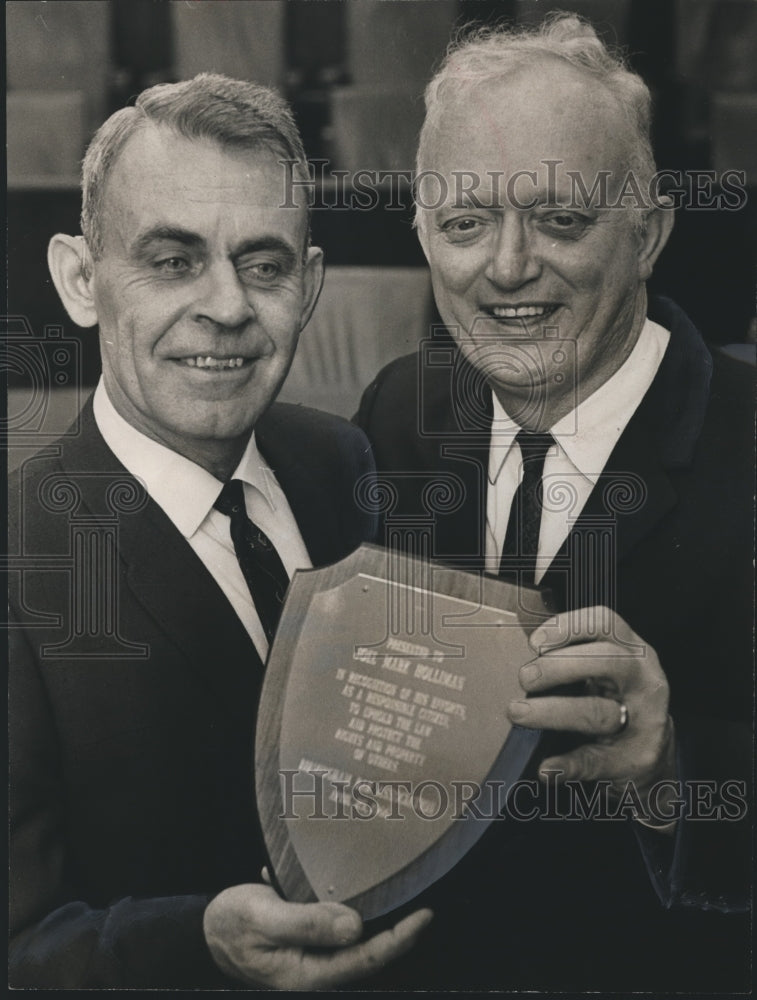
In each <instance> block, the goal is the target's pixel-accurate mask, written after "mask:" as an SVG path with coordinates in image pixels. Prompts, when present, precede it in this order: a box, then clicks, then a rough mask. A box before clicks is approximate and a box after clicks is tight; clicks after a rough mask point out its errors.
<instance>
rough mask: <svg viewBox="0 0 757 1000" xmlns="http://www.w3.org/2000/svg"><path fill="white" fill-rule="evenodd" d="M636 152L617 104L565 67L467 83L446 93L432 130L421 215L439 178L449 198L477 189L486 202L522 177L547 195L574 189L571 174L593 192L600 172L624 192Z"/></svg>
mask: <svg viewBox="0 0 757 1000" xmlns="http://www.w3.org/2000/svg"><path fill="white" fill-rule="evenodd" d="M631 150H632V136H631V129H630V125H629V122H628V120H627V118H626V115H625V114H624V113H623V110H622V108H621V107H620V104H619V102H618V100H617V98H616V97H615V96H614V95H613V94H612V93H610V92H609V91H608V90H607V88H606V87H605V86H604V85H601V84H599V83H598V82H597V81H596V80H595V79H594V78H593V77H591V76H589V75H588V74H587V73H584V72H583V71H581V70H578V69H576V68H574V67H572V66H570V65H567V64H565V63H563V62H562V61H557V60H554V59H552V60H543V61H540V63H539V64H537V65H534V66H529V67H527V68H521V69H518V70H515V71H513V72H512V73H510V74H508V75H507V76H505V77H503V78H498V79H493V80H490V81H476V82H473V83H471V82H469V81H465V80H461V81H460V86H459V88H452V87H451V86H449V85H448V86H447V87H446V90H445V93H444V95H443V99H442V101H441V102H440V105H439V107H438V109H437V112H436V113H435V114H434V115H433V117H432V118H431V119H430V120H429V122H428V123H427V128H426V130H425V133H424V138H423V144H422V148H421V150H420V155H419V187H418V190H419V193H421V194H423V193H424V192H425V194H426V197H425V198H424V197H421V199H420V201H421V206H420V207H424V204H425V205H426V206H427V205H428V204H429V202H430V201H433V199H432V198H431V197H430V196H431V193H432V191H433V190H434V189H435V190H436V191H437V192H438V190H439V186H440V185H439V178H438V177H436V176H434V175H435V174H437V175H441V177H444V178H445V180H446V182H447V188H448V189H449V191H453V190H457V191H459V190H468V191H470V190H474V189H475V190H478V191H479V192H480V193H481V194H482V195H483V196H485V195H486V193H487V191H491V190H494V191H496V190H497V189H499V190H501V189H503V188H506V185H505V184H503V182H502V179H504V180H507V179H508V178H512V177H513V176H516V175H517V176H522V177H524V178H525V179H526V181H527V185H528V186H529V188H532V189H533V188H534V187H536V188H537V189H539V190H541V189H544V191H545V192H546V191H548V189H549V188H550V187H551V188H554V187H555V185H562V186H564V187H566V188H569V187H570V186H571V185H570V175H571V174H572V173H577V174H579V175H580V176H581V178H582V180H584V181H585V182H586V184H587V187H588V188H590V187H591V184H592V182H593V181H594V180H595V179H596V177H597V176H598V174H599V173H600V172H609V174H610V175H611V177H612V178H613V180H612V181H611V184H612V183H615V184H620V183H621V181H622V179H623V177H624V176H625V174H626V173H627V170H628V167H629V161H630V158H631ZM497 175H499V178H500V180H499V181H497ZM534 175H535V177H534ZM453 178H454V179H455V181H454V184H453V183H452V180H453ZM424 185H425V187H424ZM558 193H559V192H558Z"/></svg>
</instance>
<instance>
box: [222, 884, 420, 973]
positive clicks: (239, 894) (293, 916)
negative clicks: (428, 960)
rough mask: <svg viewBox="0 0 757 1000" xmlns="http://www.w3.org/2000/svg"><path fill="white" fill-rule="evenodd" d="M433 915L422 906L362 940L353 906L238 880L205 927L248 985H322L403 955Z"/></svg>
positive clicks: (228, 967)
mask: <svg viewBox="0 0 757 1000" xmlns="http://www.w3.org/2000/svg"><path fill="white" fill-rule="evenodd" d="M430 920H431V911H430V910H418V911H417V912H415V913H412V914H411V915H410V916H409V917H405V919H404V920H401V921H400V922H399V923H398V924H397V925H396V926H395V927H394V928H393V929H392V930H388V931H383V932H381V933H380V934H377V935H376V936H375V937H372V938H368V940H366V941H360V942H359V943H358V941H359V938H360V935H361V934H362V931H363V922H362V920H361V919H360V916H359V914H358V913H357V912H356V911H355V910H352V909H350V907H348V906H344V905H343V904H341V903H287V902H285V901H284V900H283V899H281V898H280V897H279V896H278V895H277V893H276V892H275V890H274V889H272V888H271V887H270V886H269V885H237V886H233V887H232V888H230V889H225V890H224V891H223V892H221V893H219V895H218V896H216V897H215V899H213V900H211V902H210V903H209V904H208V906H207V908H206V910H205V917H204V920H203V929H204V931H205V940H206V942H207V944H208V948H209V949H210V953H211V955H212V956H213V959H214V961H215V963H216V965H218V967H219V968H220V969H221V970H222V971H223V972H225V973H226V975H228V976H231V977H232V978H234V979H239V980H241V981H242V982H244V983H247V984H248V985H249V986H267V987H270V988H273V989H281V990H324V989H330V988H332V987H334V986H337V985H339V984H340V983H346V982H350V981H352V980H355V979H358V978H361V977H363V976H368V975H370V974H371V973H372V972H376V971H377V970H378V969H379V968H381V966H383V965H385V964H386V963H387V962H390V961H392V959H395V958H397V957H398V956H399V955H402V954H403V953H404V952H406V951H408V950H409V949H410V948H411V947H412V945H413V944H414V942H415V939H416V938H417V936H418V934H419V933H420V932H421V930H423V928H424V927H425V926H426V925H427V924H428V923H429V921H430Z"/></svg>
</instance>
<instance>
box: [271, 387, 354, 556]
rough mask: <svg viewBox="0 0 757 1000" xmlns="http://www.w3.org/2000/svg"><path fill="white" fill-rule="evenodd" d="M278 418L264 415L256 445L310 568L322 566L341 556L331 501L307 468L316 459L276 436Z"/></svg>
mask: <svg viewBox="0 0 757 1000" xmlns="http://www.w3.org/2000/svg"><path fill="white" fill-rule="evenodd" d="M278 414H279V411H278V409H277V408H276V407H275V406H274V407H273V408H272V409H271V410H269V411H268V413H266V415H265V418H264V419H263V420H262V421H261V422H260V423H259V424H258V426H257V427H256V429H255V436H256V441H257V444H258V447H259V449H260V453H261V455H262V456H263V457H264V458H265V460H266V462H268V464H269V465H270V466H271V469H272V470H273V472H274V473H275V475H276V478H277V480H278V482H279V485H280V486H281V488H282V490H283V491H284V493H285V495H286V498H287V501H288V502H289V506H290V507H291V509H292V513H293V514H294V518H295V520H296V521H297V526H298V527H299V529H300V534H301V535H302V539H303V541H304V542H305V548H306V549H307V550H308V555H309V556H310V561H311V562H312V564H313V566H322V565H324V564H325V563H330V562H333V561H334V560H335V559H336V558H338V555H339V553H341V552H342V542H341V537H342V536H341V531H340V526H339V520H338V517H337V512H336V508H335V505H334V498H333V495H332V493H330V492H329V491H328V490H327V489H326V488H325V487H324V486H323V485H322V484H321V483H320V482H319V480H318V479H317V478H316V476H315V475H314V473H313V471H311V468H309V467H308V462H310V463H315V462H316V461H317V456H314V455H308V454H301V453H300V452H298V450H297V445H296V443H295V442H290V441H289V440H288V439H287V437H286V435H281V434H279V433H278V431H279V429H280V427H279V416H278ZM344 554H345V555H346V553H344Z"/></svg>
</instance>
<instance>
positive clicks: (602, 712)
mask: <svg viewBox="0 0 757 1000" xmlns="http://www.w3.org/2000/svg"><path fill="white" fill-rule="evenodd" d="M508 715H509V716H510V719H511V721H512V722H515V723H517V725H519V726H528V727H529V728H531V729H556V730H559V731H560V732H570V733H583V734H584V735H586V736H614V735H615V734H616V733H619V732H621V730H622V729H624V728H625V720H624V713H623V710H622V708H621V706H620V705H619V704H618V702H617V701H613V700H612V699H611V698H593V697H586V698H551V697H544V698H529V699H527V700H523V701H511V702H510V704H509V706H508Z"/></svg>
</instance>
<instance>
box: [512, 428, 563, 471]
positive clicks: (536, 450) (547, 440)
mask: <svg viewBox="0 0 757 1000" xmlns="http://www.w3.org/2000/svg"><path fill="white" fill-rule="evenodd" d="M515 440H516V441H517V443H518V446H519V447H520V452H521V455H522V456H523V461H524V462H529V463H530V462H539V463H540V465H541V466H542V467H543V466H544V459H545V458H546V455H547V452H548V451H549V449H550V447H551V446H552V445H553V444H554V443H555V439H554V438H553V437H552V435H551V434H550V433H549V431H526V430H521V431H518V433H517V434H516V435H515Z"/></svg>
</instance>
